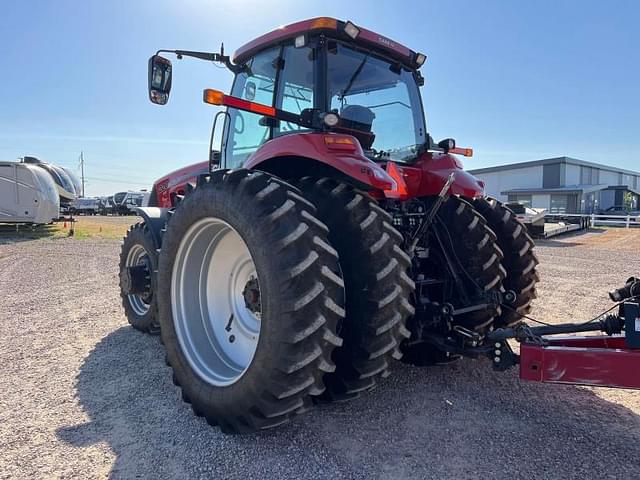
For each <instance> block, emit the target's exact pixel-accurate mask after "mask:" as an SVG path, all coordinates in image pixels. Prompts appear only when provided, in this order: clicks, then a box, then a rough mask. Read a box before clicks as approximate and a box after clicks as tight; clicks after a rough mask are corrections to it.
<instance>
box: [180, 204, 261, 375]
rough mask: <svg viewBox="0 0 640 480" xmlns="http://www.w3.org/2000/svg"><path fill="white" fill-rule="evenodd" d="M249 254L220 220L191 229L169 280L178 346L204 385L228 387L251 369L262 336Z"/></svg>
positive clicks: (256, 283) (181, 244) (240, 239)
mask: <svg viewBox="0 0 640 480" xmlns="http://www.w3.org/2000/svg"><path fill="white" fill-rule="evenodd" d="M258 285H259V284H258V275H257V272H256V268H255V265H254V263H253V259H252V257H251V253H250V252H249V248H248V247H247V244H246V243H245V242H244V240H243V239H242V237H241V236H240V235H239V234H238V232H237V231H236V230H235V229H234V228H233V227H232V226H231V225H229V224H228V223H226V222H225V221H223V220H220V219H218V218H213V217H209V218H204V219H202V220H199V221H198V222H196V223H195V224H193V225H192V226H191V227H190V228H189V230H188V231H187V233H186V234H185V235H184V237H183V238H182V241H181V242H180V246H179V248H178V253H177V254H176V259H175V264H174V266H173V274H172V279H171V306H172V312H173V319H174V325H175V329H176V335H177V337H178V342H179V344H180V347H181V349H182V352H183V354H184V355H185V357H186V359H187V361H188V362H189V365H190V366H191V368H192V369H193V370H194V371H195V372H196V373H197V374H198V375H199V376H200V377H201V378H202V379H203V380H205V381H206V382H207V383H210V384H212V385H215V386H227V385H231V384H233V383H235V382H237V381H238V379H239V378H240V377H241V376H242V375H243V374H244V372H246V370H247V369H248V368H249V365H251V362H252V360H253V356H254V355H255V352H256V348H257V346H258V339H259V336H260V318H261V306H260V290H259V286H258Z"/></svg>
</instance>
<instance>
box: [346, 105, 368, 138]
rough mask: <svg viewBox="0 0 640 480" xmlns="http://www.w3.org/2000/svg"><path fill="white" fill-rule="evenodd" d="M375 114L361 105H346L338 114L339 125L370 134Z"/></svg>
mask: <svg viewBox="0 0 640 480" xmlns="http://www.w3.org/2000/svg"><path fill="white" fill-rule="evenodd" d="M375 118H376V114H375V113H373V111H372V110H371V109H369V108H367V107H363V106H362V105H347V106H345V107H344V108H343V109H342V111H341V112H340V119H341V122H340V123H341V124H342V126H344V127H345V128H352V129H354V130H362V131H364V132H371V126H372V125H373V120H374V119H375Z"/></svg>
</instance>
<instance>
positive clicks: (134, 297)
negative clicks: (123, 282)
mask: <svg viewBox="0 0 640 480" xmlns="http://www.w3.org/2000/svg"><path fill="white" fill-rule="evenodd" d="M138 265H144V266H146V267H147V269H148V270H151V268H150V264H149V254H148V253H147V250H146V249H145V248H144V247H143V246H142V245H139V244H136V245H134V246H133V247H131V249H130V250H129V253H128V254H127V260H126V262H125V267H136V266H138ZM127 299H128V300H129V305H131V309H132V310H133V311H134V313H135V314H136V315H138V316H139V317H144V316H145V315H146V314H147V312H148V311H149V308H150V306H151V305H150V303H148V301H147V300H148V298H144V297H143V296H142V295H140V294H138V293H133V294H130V295H127Z"/></svg>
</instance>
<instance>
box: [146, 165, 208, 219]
mask: <svg viewBox="0 0 640 480" xmlns="http://www.w3.org/2000/svg"><path fill="white" fill-rule="evenodd" d="M208 172H209V162H200V163H195V164H193V165H188V166H186V167H183V168H180V169H178V170H176V171H174V172H171V173H169V174H167V175H165V176H164V177H162V178H160V179H159V180H156V182H155V183H154V184H153V190H154V191H155V192H156V197H157V200H158V205H157V206H158V207H162V208H171V207H172V206H173V205H172V203H171V195H172V194H173V193H181V192H182V194H184V188H185V185H186V184H187V183H188V182H193V183H195V181H196V180H197V179H198V175H201V174H204V173H208Z"/></svg>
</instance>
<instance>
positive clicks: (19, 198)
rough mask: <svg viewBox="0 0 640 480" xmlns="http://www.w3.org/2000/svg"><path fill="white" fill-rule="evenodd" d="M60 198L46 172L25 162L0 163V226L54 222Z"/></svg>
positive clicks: (58, 213)
mask: <svg viewBox="0 0 640 480" xmlns="http://www.w3.org/2000/svg"><path fill="white" fill-rule="evenodd" d="M59 215H60V199H59V195H58V189H57V187H56V184H55V182H54V181H53V178H51V175H49V174H48V173H47V171H46V170H44V169H42V168H38V167H37V166H35V165H30V164H27V163H21V162H0V223H33V224H43V223H50V222H51V221H53V220H55V219H56V218H58V216H59Z"/></svg>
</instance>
